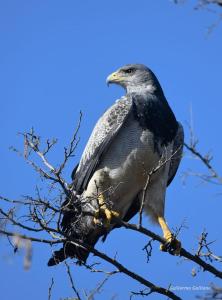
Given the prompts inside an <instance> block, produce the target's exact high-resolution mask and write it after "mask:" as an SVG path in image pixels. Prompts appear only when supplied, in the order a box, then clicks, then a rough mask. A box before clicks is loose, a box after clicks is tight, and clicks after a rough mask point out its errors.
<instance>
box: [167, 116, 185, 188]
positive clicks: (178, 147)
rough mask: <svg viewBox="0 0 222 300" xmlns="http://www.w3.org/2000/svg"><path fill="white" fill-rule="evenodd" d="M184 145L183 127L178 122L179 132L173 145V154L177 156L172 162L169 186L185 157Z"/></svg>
mask: <svg viewBox="0 0 222 300" xmlns="http://www.w3.org/2000/svg"><path fill="white" fill-rule="evenodd" d="M183 143H184V131H183V126H182V125H181V124H180V123H179V122H178V130H177V134H176V136H175V139H174V144H173V153H175V155H174V156H173V157H172V159H171V161H170V168H169V174H168V182H167V186H169V185H170V183H171V182H172V180H173V178H174V177H175V175H176V173H177V170H178V167H179V164H180V161H181V158H182V155H183Z"/></svg>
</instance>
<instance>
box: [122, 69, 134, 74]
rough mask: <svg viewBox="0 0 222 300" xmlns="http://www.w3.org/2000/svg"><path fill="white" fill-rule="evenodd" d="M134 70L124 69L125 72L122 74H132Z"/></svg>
mask: <svg viewBox="0 0 222 300" xmlns="http://www.w3.org/2000/svg"><path fill="white" fill-rule="evenodd" d="M134 71H135V70H134V69H133V68H130V69H126V70H123V72H124V73H127V74H131V73H133V72H134Z"/></svg>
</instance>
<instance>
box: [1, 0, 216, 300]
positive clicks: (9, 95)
mask: <svg viewBox="0 0 222 300" xmlns="http://www.w3.org/2000/svg"><path fill="white" fill-rule="evenodd" d="M194 3H195V2H193V1H189V4H183V5H174V4H173V3H172V2H170V1H167V0H164V1H163V0H162V1H160V0H158V1H157V0H156V1H147V0H139V1H135V0H112V1H104V0H94V1H92V0H88V1H87V0H81V1H77V0H66V1H58V0H47V1H46V0H38V1H34V0H19V1H15V0H8V1H3V0H1V1H0V41H1V47H0V65H1V68H0V86H1V88H0V101H1V110H0V119H1V128H0V137H1V147H0V157H1V189H0V194H2V195H5V196H8V197H11V198H16V197H17V198H18V197H19V196H20V195H24V194H25V195H26V194H31V195H33V194H34V188H35V185H36V184H39V183H40V180H39V179H38V177H37V176H36V174H35V173H34V171H33V170H31V169H30V168H29V167H28V166H27V165H26V164H25V163H24V161H23V160H22V159H21V158H19V157H17V156H16V155H15V154H14V153H12V152H10V151H9V150H8V148H9V146H11V145H14V146H17V147H20V149H22V141H21V140H20V138H19V137H18V136H17V132H19V131H20V132H21V131H26V130H29V129H30V128H31V127H32V126H34V128H35V129H36V131H37V132H38V133H39V134H40V135H41V136H43V137H57V138H58V139H59V142H60V144H59V145H60V146H59V147H58V148H57V150H56V151H55V154H54V155H53V156H52V160H53V162H57V163H59V162H60V161H61V159H62V155H63V153H62V146H63V145H65V144H67V143H68V141H69V139H70V137H71V134H72V132H73V129H74V128H75V125H76V123H77V120H78V115H79V111H80V110H82V112H83V116H84V117H83V122H82V126H81V130H80V136H81V142H80V145H79V148H78V150H77V152H76V157H75V158H74V160H73V161H72V163H71V164H70V165H69V169H68V170H67V174H66V175H67V178H69V173H70V172H71V169H72V167H73V166H74V165H75V163H76V162H78V159H79V157H80V155H81V152H82V150H83V148H84V146H85V143H86V141H87V139H88V137H89V134H90V132H91V130H92V128H93V126H94V124H95V122H96V120H97V119H98V117H99V116H100V115H101V114H102V113H103V111H104V110H105V109H106V108H107V107H108V106H110V105H112V103H113V102H114V100H115V99H117V98H118V97H119V96H121V95H122V94H123V90H121V89H120V88H119V87H115V86H111V87H110V88H109V89H108V88H107V86H106V83H105V79H106V77H107V75H108V74H110V73H111V72H112V71H114V70H115V69H117V68H118V67H120V66H122V65H124V64H126V63H134V62H138V63H143V64H146V65H147V66H149V67H150V68H151V69H152V70H153V71H154V72H155V74H156V75H157V77H158V78H159V80H160V82H161V85H162V87H163V89H164V92H165V95H166V97H167V99H168V101H169V103H170V105H171V107H172V108H173V110H174V112H175V114H176V116H177V119H178V120H180V121H181V122H182V123H183V124H184V126H185V129H186V137H187V138H188V130H187V126H186V122H187V121H189V118H190V107H191V106H192V110H193V116H194V125H195V131H196V134H197V136H198V138H199V140H200V149H201V150H203V151H205V152H206V151H208V150H212V151H213V153H214V157H215V160H214V163H215V165H217V166H218V169H219V168H221V146H222V144H221V141H220V132H219V130H220V128H221V110H222V104H221V78H222V76H221V75H222V74H221V53H222V43H221V29H222V27H221V25H218V27H216V29H215V30H214V31H213V32H212V34H211V35H210V36H207V35H206V31H207V28H208V27H209V26H211V25H212V24H213V23H214V22H215V21H216V20H217V18H218V16H217V14H215V13H211V12H207V11H205V10H200V11H196V10H194V9H193V7H194ZM187 169H193V170H195V171H200V170H202V168H201V167H200V165H199V164H198V163H197V162H196V161H194V160H191V159H190V158H189V157H188V156H186V157H185V158H184V159H183V163H182V165H181V167H180V169H179V172H178V175H177V178H176V179H175V180H174V182H173V183H172V185H171V186H170V188H169V189H168V193H167V201H166V218H167V220H168V223H169V224H170V226H171V227H176V226H179V225H180V224H181V222H182V221H183V220H184V218H186V221H187V225H188V226H189V229H188V230H184V231H183V232H182V234H181V240H182V243H183V245H184V247H185V248H187V249H189V250H191V251H192V249H193V248H195V249H196V246H197V237H198V235H199V234H200V233H201V231H202V230H203V228H207V230H208V231H209V232H210V235H209V236H210V238H211V239H212V240H214V239H216V240H217V244H216V245H217V246H215V248H216V249H218V250H219V249H220V247H219V246H220V245H221V242H222V240H221V236H220V231H221V230H220V229H221V209H222V204H221V198H220V197H218V196H215V195H216V194H217V193H218V192H219V191H220V190H219V188H217V189H216V188H215V187H214V186H209V185H200V184H199V181H198V180H197V179H192V178H189V179H188V180H187V181H186V185H183V184H182V181H181V175H182V173H183V172H185V171H186V170H187ZM219 171H220V169H219ZM135 221H136V219H135ZM145 226H147V227H149V228H151V229H152V230H154V231H155V232H158V233H160V232H161V231H160V230H159V228H157V227H153V226H152V225H151V224H150V223H149V221H148V220H146V221H145ZM219 228H220V229H219ZM0 243H1V244H0V245H1V246H0V276H1V295H0V297H1V298H2V299H7V300H12V299H23V300H26V299H30V296H31V298H32V300H39V299H47V292H48V286H49V283H50V280H51V277H52V276H53V277H54V280H55V287H54V289H53V291H52V295H53V297H52V299H60V298H62V297H63V298H65V297H71V296H73V294H72V290H71V289H70V284H69V282H68V280H67V275H66V272H65V269H64V266H58V267H56V268H48V267H47V266H46V263H47V260H48V257H49V256H50V253H51V249H50V248H49V247H47V246H46V247H43V246H38V245H34V253H33V262H32V267H31V269H30V270H29V271H24V270H23V263H22V259H23V253H20V254H18V255H14V254H13V252H12V250H11V248H9V247H8V246H7V240H6V239H3V238H1V240H0ZM145 243H146V239H145V238H144V237H141V236H138V235H136V234H134V233H133V232H127V231H125V230H116V231H115V232H113V233H112V234H111V235H110V236H109V238H108V239H107V241H106V243H105V244H102V243H98V245H97V247H98V249H101V250H102V251H107V252H108V253H109V254H110V255H111V256H113V255H115V253H116V252H117V257H118V259H119V260H120V261H121V262H123V263H125V264H126V266H127V267H128V268H130V269H132V270H134V271H137V272H138V273H140V274H142V275H144V276H145V277H146V278H147V279H148V280H151V281H153V282H154V283H156V284H160V285H162V286H165V287H167V286H168V285H169V284H170V283H171V284H173V285H180V286H193V285H201V286H207V285H209V283H210V282H212V281H213V282H217V281H216V280H214V278H213V276H210V275H208V274H207V273H198V275H197V276H196V277H192V276H191V269H192V268H193V267H194V265H193V264H192V263H190V262H187V261H183V260H182V259H180V258H175V257H171V256H170V255H168V254H164V253H160V251H159V250H158V247H159V246H158V244H157V243H155V244H154V250H153V255H152V258H151V261H150V262H149V263H148V264H146V257H145V253H144V252H143V251H142V250H141V249H142V248H143V246H144V244H145ZM218 254H221V253H220V252H219V253H218ZM93 261H97V260H96V259H95V258H93V257H91V258H90V262H91V263H92V262H93ZM72 269H73V276H74V280H75V283H76V286H77V287H78V288H79V290H80V291H82V290H83V289H84V288H85V289H86V290H87V291H89V290H90V289H92V288H93V287H95V285H96V284H97V283H98V282H99V281H100V280H101V279H102V278H103V276H102V275H98V274H90V273H89V272H88V271H85V270H84V269H82V268H79V267H77V266H73V268H72ZM106 269H107V270H112V267H111V266H108V265H106ZM141 288H143V287H141V286H140V285H138V284H137V283H135V282H133V281H131V280H129V279H127V278H126V277H125V276H124V275H116V276H115V277H113V278H111V279H110V280H109V281H108V283H107V284H106V285H105V286H104V289H103V293H101V295H98V296H97V297H96V300H100V299H101V300H102V299H103V300H104V299H111V297H112V296H113V295H116V298H115V299H119V300H120V299H121V300H124V299H129V292H130V291H131V290H133V291H138V290H140V289H141ZM201 293H202V292H200V293H199V294H201ZM178 294H179V295H180V296H182V297H184V299H190V300H192V299H195V295H196V294H197V292H178ZM150 299H164V297H160V296H158V295H157V296H155V295H152V296H150Z"/></svg>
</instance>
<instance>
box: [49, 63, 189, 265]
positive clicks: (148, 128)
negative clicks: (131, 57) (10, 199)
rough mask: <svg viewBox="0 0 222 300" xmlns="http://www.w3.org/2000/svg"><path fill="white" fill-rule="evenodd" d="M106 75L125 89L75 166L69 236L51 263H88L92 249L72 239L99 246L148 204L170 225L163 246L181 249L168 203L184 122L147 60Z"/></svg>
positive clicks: (154, 217)
mask: <svg viewBox="0 0 222 300" xmlns="http://www.w3.org/2000/svg"><path fill="white" fill-rule="evenodd" d="M106 82H107V84H108V85H110V84H117V85H119V86H121V87H122V88H123V89H124V90H125V95H123V96H122V97H121V98H120V99H118V100H116V101H115V102H114V104H113V105H112V106H111V107H109V108H108V109H107V110H106V111H105V113H104V114H103V115H102V116H101V117H100V118H99V120H98V121H97V123H96V125H95V127H94V129H93V131H92V133H91V136H90V138H89V140H88V142H87V144H86V147H85V149H84V151H83V154H82V156H81V159H80V162H79V164H78V165H77V166H76V167H75V169H74V170H73V172H72V191H73V194H72V195H71V196H67V198H66V200H65V201H64V203H63V205H62V214H63V219H62V221H61V228H62V231H63V233H64V235H65V236H66V238H67V242H64V244H63V247H62V248H61V249H60V250H57V251H55V252H54V253H53V255H52V257H51V258H50V259H49V261H48V265H49V266H53V265H56V264H58V263H60V262H62V261H63V260H65V259H66V258H68V257H70V258H76V259H77V261H78V262H79V263H80V264H81V263H85V262H86V260H87V258H88V256H89V253H90V250H89V249H87V248H84V247H79V246H78V244H77V245H76V244H74V243H71V242H70V241H69V239H72V240H74V241H79V242H80V243H83V244H85V245H88V246H90V247H94V246H95V244H96V243H97V241H98V240H99V239H100V238H102V239H103V241H105V239H106V236H107V235H108V234H109V233H110V232H111V231H112V230H113V229H115V228H118V227H120V226H121V225H120V223H119V222H118V220H122V221H124V222H128V221H129V220H130V219H132V218H133V217H134V216H135V215H136V214H137V213H139V211H140V210H141V207H142V204H143V210H142V213H144V214H146V215H147V216H149V217H150V219H151V221H153V222H154V223H155V224H158V225H159V226H160V227H161V229H162V231H163V238H164V239H165V241H166V242H165V243H164V244H161V245H160V250H162V251H168V249H169V247H172V246H173V248H174V252H175V254H176V255H178V254H179V253H180V249H181V243H180V241H178V240H177V239H176V238H175V236H174V234H173V233H172V232H171V230H170V228H169V226H168V224H167V222H166V220H165V217H164V208H165V195H166V189H167V187H168V186H169V185H170V183H171V182H172V180H173V178H174V177H175V175H176V172H177V170H178V167H179V164H180V161H181V157H182V152H183V143H184V131H183V126H182V125H181V123H180V122H178V121H177V119H176V117H175V115H174V113H173V111H172V109H171V108H170V106H169V104H168V102H167V100H166V97H165V95H164V92H163V90H162V88H161V85H160V83H159V81H158V79H157V77H156V76H155V74H154V73H153V72H152V71H151V69H149V68H148V67H146V66H145V65H143V64H127V65H124V66H122V67H120V68H119V69H118V70H117V71H115V72H113V73H112V74H111V75H109V76H108V77H107V80H106ZM148 179H149V180H148ZM146 185H147V186H146ZM145 186H146V188H145Z"/></svg>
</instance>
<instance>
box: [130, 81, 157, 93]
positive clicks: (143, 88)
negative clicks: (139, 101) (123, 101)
mask: <svg viewBox="0 0 222 300" xmlns="http://www.w3.org/2000/svg"><path fill="white" fill-rule="evenodd" d="M155 91H156V88H155V86H154V85H153V84H152V83H149V84H142V85H129V86H127V87H126V92H127V94H132V93H134V94H137V95H141V94H143V95H144V94H146V93H148V94H153V93H154V92H155Z"/></svg>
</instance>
